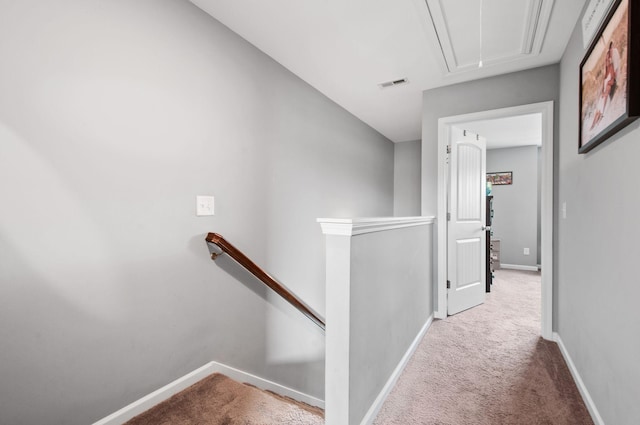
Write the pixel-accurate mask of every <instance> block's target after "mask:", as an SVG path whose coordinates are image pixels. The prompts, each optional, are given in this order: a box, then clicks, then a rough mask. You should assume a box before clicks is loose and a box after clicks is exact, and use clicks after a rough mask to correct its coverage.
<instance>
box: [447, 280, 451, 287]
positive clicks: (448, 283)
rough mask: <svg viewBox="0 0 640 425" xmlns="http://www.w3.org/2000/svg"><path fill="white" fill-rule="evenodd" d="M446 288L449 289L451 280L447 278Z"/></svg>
mask: <svg viewBox="0 0 640 425" xmlns="http://www.w3.org/2000/svg"><path fill="white" fill-rule="evenodd" d="M447 289H451V281H450V280H447Z"/></svg>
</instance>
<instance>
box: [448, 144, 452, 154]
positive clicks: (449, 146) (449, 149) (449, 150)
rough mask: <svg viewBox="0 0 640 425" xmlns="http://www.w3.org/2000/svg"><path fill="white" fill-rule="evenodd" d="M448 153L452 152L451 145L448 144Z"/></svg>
mask: <svg viewBox="0 0 640 425" xmlns="http://www.w3.org/2000/svg"><path fill="white" fill-rule="evenodd" d="M447 153H451V145H447Z"/></svg>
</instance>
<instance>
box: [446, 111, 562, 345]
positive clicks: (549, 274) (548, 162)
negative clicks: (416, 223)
mask: <svg viewBox="0 0 640 425" xmlns="http://www.w3.org/2000/svg"><path fill="white" fill-rule="evenodd" d="M534 113H540V114H542V148H541V155H542V171H541V172H542V176H541V180H542V181H541V187H540V190H541V194H540V204H541V205H540V211H541V213H540V214H541V216H540V226H541V239H542V240H541V249H542V255H541V258H540V259H541V267H542V275H541V279H542V309H541V331H540V334H541V335H542V337H543V338H544V339H548V340H551V339H552V338H553V330H552V324H553V145H554V140H553V101H548V102H540V103H532V104H528V105H521V106H514V107H509V108H501V109H493V110H489V111H481V112H474V113H470V114H464V115H456V116H450V117H443V118H440V119H439V120H438V215H437V216H436V223H437V226H438V227H437V235H438V278H437V282H436V285H437V292H438V296H437V298H436V302H437V305H436V306H435V308H434V311H435V312H434V316H435V317H436V318H438V319H444V318H446V317H447V175H446V174H447V173H446V171H447V167H446V161H447V153H446V152H447V151H446V147H447V143H448V142H449V132H450V128H451V126H453V125H459V124H464V123H466V122H471V121H479V120H490V119H496V118H505V117H511V116H518V115H527V114H534Z"/></svg>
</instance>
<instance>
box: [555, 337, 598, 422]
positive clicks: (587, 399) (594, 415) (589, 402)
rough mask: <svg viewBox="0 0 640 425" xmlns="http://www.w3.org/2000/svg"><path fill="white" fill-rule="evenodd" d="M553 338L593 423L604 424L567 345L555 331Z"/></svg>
mask: <svg viewBox="0 0 640 425" xmlns="http://www.w3.org/2000/svg"><path fill="white" fill-rule="evenodd" d="M553 340H554V341H555V342H556V343H557V344H558V347H560V352H561V353H562V357H564V361H565V362H566V363H567V366H569V371H570V372H571V376H573V380H574V381H575V383H576V386H577V387H578V391H580V395H581V396H582V400H583V401H584V404H585V405H586V406H587V410H589V414H590V415H591V419H592V420H593V423H594V424H595V425H604V421H603V420H602V416H600V412H598V408H597V407H596V404H595V403H594V402H593V399H592V398H591V395H590V394H589V391H588V390H587V386H586V385H585V384H584V381H583V380H582V377H581V376H580V374H579V373H578V369H577V368H576V365H575V364H574V363H573V360H572V359H571V356H570V355H569V351H567V347H565V345H564V343H563V342H562V338H560V335H559V334H558V333H557V332H554V333H553Z"/></svg>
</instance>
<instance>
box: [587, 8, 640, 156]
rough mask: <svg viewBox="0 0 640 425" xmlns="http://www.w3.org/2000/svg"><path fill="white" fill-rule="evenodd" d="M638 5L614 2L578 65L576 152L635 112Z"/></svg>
mask: <svg viewBox="0 0 640 425" xmlns="http://www.w3.org/2000/svg"><path fill="white" fill-rule="evenodd" d="M639 7H640V5H639V4H638V3H637V2H636V1H635V0H616V1H615V2H614V3H613V6H612V7H611V10H610V11H609V13H608V14H607V17H606V18H605V19H604V21H603V23H602V26H601V27H600V29H599V30H598V33H597V35H596V37H595V38H594V39H593V41H592V42H591V44H590V45H589V48H588V50H587V53H586V55H585V57H584V59H583V60H582V63H581V64H580V139H579V143H578V152H579V153H586V152H588V151H590V150H591V149H593V148H594V147H596V146H597V145H599V144H600V143H602V142H604V141H605V140H606V139H607V138H609V137H610V136H611V135H613V134H615V133H616V132H618V131H620V130H621V129H622V128H624V127H625V126H627V125H628V124H629V123H631V121H633V120H635V119H636V118H638V115H640V99H639V94H640V92H639V90H638V89H639V85H640V75H639V74H638V73H639V72H640V66H639V65H640V63H639V59H640V57H639V55H640V38H639V37H640V33H639V31H640V21H639V18H640V14H639V13H638V12H640V10H636V9H638V8H639Z"/></svg>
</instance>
